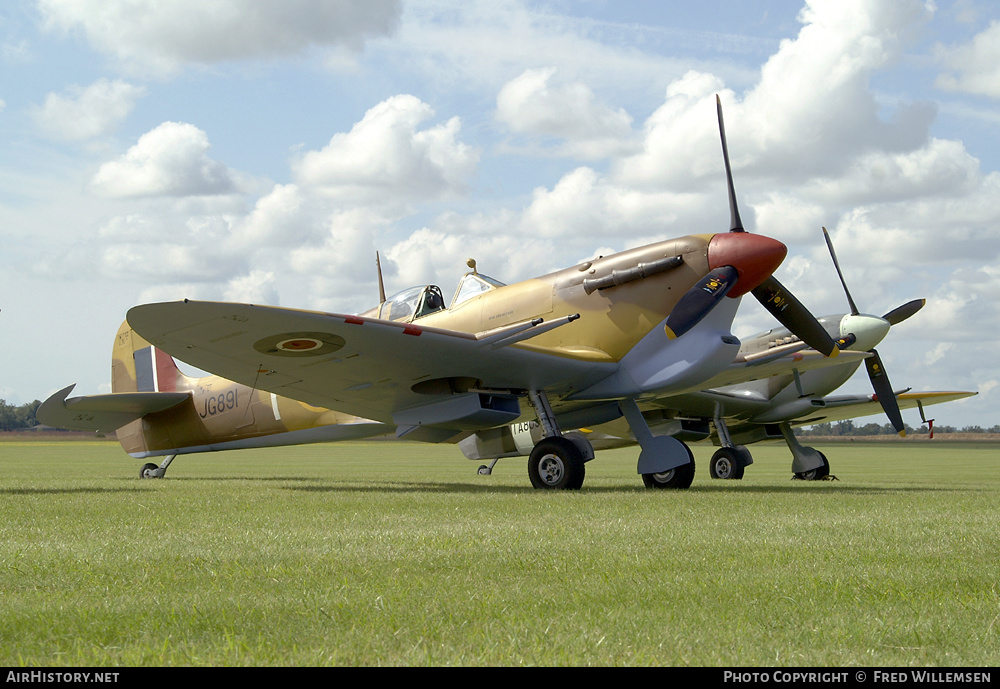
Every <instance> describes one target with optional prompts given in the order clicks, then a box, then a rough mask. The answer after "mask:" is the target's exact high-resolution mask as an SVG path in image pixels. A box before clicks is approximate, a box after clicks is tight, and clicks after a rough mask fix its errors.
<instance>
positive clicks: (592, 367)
mask: <svg viewBox="0 0 1000 689" xmlns="http://www.w3.org/2000/svg"><path fill="white" fill-rule="evenodd" d="M718 115H719V129H720V135H721V138H722V144H723V159H724V162H725V166H726V177H727V182H728V188H729V203H730V211H731V224H730V231H729V232H727V233H721V234H714V235H712V234H710V235H692V236H687V237H682V238H679V239H673V240H668V241H663V242H658V243H656V244H651V245H648V246H645V247H640V248H637V249H631V250H628V251H624V252H622V253H618V254H614V255H612V256H607V257H600V258H597V259H594V260H592V261H587V262H584V263H582V264H580V265H577V266H573V267H571V268H567V269H564V270H561V271H557V272H555V273H551V274H549V275H545V276H542V277H539V278H535V279H532V280H527V281H525V282H521V283H517V284H514V285H509V286H508V285H503V284H502V283H500V282H498V281H496V280H493V279H491V278H488V277H487V276H485V275H481V274H479V273H478V271H476V269H475V266H474V265H472V266H471V267H472V268H473V270H472V272H470V273H468V274H466V275H465V276H464V277H463V278H462V280H461V282H460V284H459V286H458V289H457V290H456V292H455V296H454V298H453V299H452V301H451V304H450V305H449V306H446V305H445V303H444V298H443V294H442V292H441V290H440V289H439V288H438V287H437V286H434V285H429V286H420V287H415V288H413V289H410V290H406V291H404V292H401V293H399V294H397V295H395V296H394V297H392V298H389V299H382V300H381V303H380V304H379V306H377V307H376V308H374V309H372V310H371V311H368V312H366V313H363V314H360V315H345V314H335V313H321V312H310V311H299V310H292V309H284V308H276V307H267V306H255V305H249V304H227V303H210V302H193V301H187V300H185V301H182V302H172V303H162V304H148V305H143V306H137V307H135V308H133V309H131V310H130V311H129V313H128V315H127V323H126V324H125V325H123V327H122V330H121V331H120V332H119V338H118V341H116V345H115V346H116V357H115V362H116V363H115V364H114V365H113V393H112V394H111V395H98V396H91V397H81V398H72V399H66V398H67V396H68V394H69V390H70V388H67V389H65V390H63V391H60V392H59V393H57V394H56V395H53V396H52V397H51V398H50V399H49V400H47V401H46V402H45V403H44V404H43V405H42V407H40V408H39V410H38V412H37V416H38V418H39V420H40V421H41V422H42V423H46V424H49V425H53V426H64V427H66V426H69V427H78V428H79V427H84V426H86V425H87V424H90V425H92V426H93V425H97V426H99V427H100V428H101V429H106V430H110V429H112V428H114V429H117V433H118V437H119V439H120V440H121V442H122V444H123V446H124V447H125V449H126V451H128V452H129V453H130V454H132V455H133V456H136V457H152V456H166V457H167V459H165V460H164V462H163V463H162V464H160V465H159V466H157V465H155V464H147V465H146V467H144V469H143V475H147V476H162V475H163V472H164V471H165V469H166V466H167V465H169V462H170V460H171V458H172V455H176V454H180V453H185V452H199V451H204V450H215V449H228V448H238V447H252V446H261V445H282V444H297V443H301V442H318V441H324V440H336V439H341V438H358V437H365V436H372V435H383V434H385V433H387V432H393V431H394V432H395V435H396V436H397V437H399V438H403V439H409V440H420V441H427V442H450V443H460V444H461V446H462V449H463V451H464V452H465V454H466V455H467V456H469V457H473V458H493V459H494V461H495V459H496V458H498V457H501V456H509V455H510V454H512V453H513V454H520V448H518V447H517V446H516V443H515V434H514V433H513V432H512V430H511V429H512V427H514V428H517V427H518V425H521V426H524V425H526V424H527V425H530V422H531V421H533V420H537V426H538V428H539V429H540V430H539V431H538V436H539V437H538V439H537V440H534V439H533V442H532V444H531V447H530V450H529V452H528V454H529V460H528V474H529V478H530V480H531V483H532V485H533V486H535V487H536V488H550V489H575V488H579V487H580V486H581V485H582V484H583V481H584V475H585V464H586V462H588V461H590V460H591V459H593V458H594V445H593V444H592V443H591V442H589V441H588V439H587V438H586V436H585V434H582V433H564V432H563V429H576V428H583V427H590V426H596V425H599V424H604V423H610V422H614V421H616V420H618V419H624V421H625V423H626V424H627V427H628V431H629V433H628V434H629V436H630V438H631V439H633V440H631V442H636V443H638V445H639V447H640V453H639V459H638V464H637V472H638V473H639V474H640V475H642V478H643V481H644V483H645V485H647V486H650V487H657V488H686V487H688V486H689V485H690V484H691V480H692V478H693V476H694V459H693V455H692V454H691V451H690V449H689V448H688V447H687V445H686V444H685V443H684V442H683V440H682V438H684V435H683V433H674V434H673V435H670V434H666V435H662V434H661V435H657V434H654V433H653V431H652V430H651V427H650V425H651V424H650V417H652V420H653V422H654V425H655V424H656V422H657V421H658V420H659V419H662V418H663V417H662V414H661V413H660V412H661V411H662V408H661V407H659V406H658V405H659V403H660V402H661V401H662V400H665V399H668V398H671V397H674V396H676V395H680V394H685V393H691V392H696V391H698V390H702V389H705V388H706V387H719V386H727V385H736V384H741V383H746V382H748V381H752V380H760V379H766V378H768V377H771V376H773V375H776V374H780V373H786V372H787V371H788V370H790V368H789V365H790V362H792V361H794V370H795V371H796V372H797V373H798V374H799V375H801V374H802V373H805V372H807V371H810V370H813V369H816V368H821V367H824V366H827V365H829V364H830V363H831V362H836V361H841V360H843V361H852V360H854V361H857V362H860V361H861V360H863V359H865V358H869V357H870V356H871V355H870V354H868V353H866V352H853V351H844V352H840V349H841V347H846V346H848V345H849V344H851V341H852V339H851V338H842V339H840V340H839V342H838V340H836V339H835V338H834V337H832V336H831V335H830V334H829V333H828V332H827V330H826V329H825V328H824V327H823V324H821V323H820V322H819V321H818V320H817V319H816V318H815V317H813V316H812V315H811V314H810V313H809V312H808V310H807V309H805V307H803V306H802V305H801V304H800V303H799V302H798V301H797V300H795V299H794V297H792V295H791V294H789V293H788V291H787V290H786V289H785V288H784V287H783V286H782V285H781V284H780V283H778V281H777V280H776V279H775V278H774V277H773V275H772V273H773V272H774V270H775V269H776V268H777V267H778V266H779V265H780V263H781V262H782V260H783V259H784V256H785V253H786V249H785V247H784V245H782V244H781V243H780V242H778V241H776V240H773V239H770V238H767V237H764V236H761V235H752V234H749V233H747V232H745V231H744V230H743V227H742V222H741V220H740V217H739V211H738V208H737V205H736V195H735V191H734V188H733V183H732V174H731V170H730V165H729V158H728V153H727V151H726V139H725V130H724V126H723V122H722V110H721V106H719V109H718ZM748 292H749V293H751V294H753V295H754V297H755V298H756V299H757V300H758V301H759V302H760V303H761V304H762V305H764V307H765V308H766V309H767V310H768V311H769V312H770V313H771V314H773V315H774V316H775V317H776V319H777V320H778V321H779V322H781V323H782V325H784V326H785V327H786V328H787V329H788V330H789V332H790V333H794V335H795V337H798V338H799V339H800V340H801V341H802V343H804V344H803V348H802V349H799V350H796V351H794V352H787V353H786V352H776V353H770V354H768V355H767V356H765V357H761V358H753V357H749V356H743V357H740V344H741V343H740V341H739V340H738V339H737V338H735V337H734V336H733V335H732V334H731V327H732V322H733V317H734V316H735V313H736V310H737V307H738V305H739V302H740V299H739V297H740V296H742V295H744V294H746V293H748ZM838 354H839V356H838ZM171 355H172V356H176V357H177V358H178V359H180V360H182V361H185V362H187V363H189V364H191V365H193V366H196V367H197V368H200V369H202V370H205V371H209V372H211V373H212V374H214V375H213V376H209V377H207V378H199V379H190V378H187V377H184V376H182V375H181V374H179V372H177V371H176V367H175V366H174V364H173V360H172V359H171ZM133 381H134V382H133ZM171 386H172V389H171ZM332 410H336V411H332ZM677 426H678V430H682V429H683V423H678V424H677ZM521 440H522V441H523V436H522V437H521ZM822 466H823V463H822V460H821V459H820V458H819V457H813V456H807V457H804V458H803V459H802V461H800V462H799V468H800V469H801V470H802V471H803V472H809V471H816V470H821V468H822ZM481 471H484V473H485V472H488V471H489V468H488V467H486V468H485V469H481Z"/></svg>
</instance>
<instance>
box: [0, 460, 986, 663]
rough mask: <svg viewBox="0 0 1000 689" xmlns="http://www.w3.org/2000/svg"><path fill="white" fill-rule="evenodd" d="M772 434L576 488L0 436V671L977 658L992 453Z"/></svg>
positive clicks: (514, 464)
mask: <svg viewBox="0 0 1000 689" xmlns="http://www.w3.org/2000/svg"><path fill="white" fill-rule="evenodd" d="M816 447H817V448H818V449H820V450H822V451H823V452H824V453H825V454H826V455H827V457H829V459H830V463H831V467H832V473H833V474H834V475H836V476H837V477H838V478H839V480H838V481H824V482H813V483H807V482H802V481H791V480H790V469H789V467H790V456H789V455H788V452H787V450H786V448H785V447H784V445H783V444H779V445H755V446H753V451H754V458H755V463H754V464H753V466H751V467H749V468H748V469H747V472H746V478H745V479H744V480H742V481H713V480H712V479H710V478H709V476H708V471H707V463H708V459H709V458H710V456H711V454H712V451H713V448H711V447H709V446H707V445H695V446H693V449H694V452H695V458H696V462H697V465H698V471H697V474H696V476H695V482H694V485H693V486H692V488H691V489H690V490H687V491H651V490H646V489H644V488H643V487H642V482H641V480H640V479H639V477H638V476H636V475H635V457H636V451H635V450H633V449H625V450H617V451H610V452H602V453H598V458H597V459H596V460H595V461H593V462H591V463H589V464H588V465H587V480H586V482H585V484H584V487H583V490H581V491H577V492H547V491H544V492H543V491H535V490H533V489H531V487H530V485H529V483H528V478H527V472H526V468H525V464H526V460H525V459H523V458H514V459H506V460H501V461H500V462H499V463H498V464H497V466H496V469H495V470H494V473H493V475H492V476H478V475H477V474H476V467H477V466H478V464H479V463H478V462H470V461H468V460H466V459H464V458H463V457H462V456H461V453H460V452H459V450H458V449H457V448H454V447H448V446H435V445H421V444H402V443H389V442H370V443H341V444H331V445H313V446H304V447H295V448H278V449H270V450H251V451H242V452H229V453H214V454H209V455H192V456H181V457H179V458H178V459H177V460H176V461H175V462H174V464H173V465H172V466H171V467H170V469H169V470H168V472H167V478H166V479H164V480H146V481H140V480H139V478H138V474H139V466H140V465H141V462H138V461H136V460H132V459H131V458H129V457H128V456H127V455H125V454H124V453H123V452H122V451H121V450H120V449H119V447H118V445H117V444H114V443H104V442H56V443H48V442H4V443H0V516H2V519H0V534H2V537H0V601H2V608H3V615H0V665H5V666H18V665H29V666H74V665H75V666H95V667H106V666H140V665H213V666H215V665H238V666H245V665H505V666H506V665H595V666H596V665H601V666H604V665H693V666H718V665H723V666H852V665H860V666H883V667H889V666H892V667H895V666H911V665H919V666H927V665H932V666H995V665H998V664H1000V583H998V574H1000V445H996V444H976V443H944V442H941V443H939V442H936V441H934V442H925V443H900V442H897V443H873V444H867V443H861V442H856V443H837V444H828V445H818V444H817V445H816Z"/></svg>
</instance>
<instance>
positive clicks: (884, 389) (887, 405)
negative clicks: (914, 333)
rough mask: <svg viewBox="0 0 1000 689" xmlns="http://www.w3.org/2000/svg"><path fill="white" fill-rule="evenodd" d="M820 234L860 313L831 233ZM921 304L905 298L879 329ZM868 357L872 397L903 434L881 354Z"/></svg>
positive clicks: (849, 300) (851, 302)
mask: <svg viewBox="0 0 1000 689" xmlns="http://www.w3.org/2000/svg"><path fill="white" fill-rule="evenodd" d="M823 237H824V238H825V239H826V246H827V248H829V250H830V258H832V259H833V267H834V268H836V269H837V275H838V277H840V284H842V285H843V286H844V294H846V295H847V303H848V304H849V305H850V307H851V315H852V316H860V315H861V313H860V311H858V307H857V304H855V303H854V299H853V298H852V297H851V291H850V290H849V289H847V281H846V280H845V279H844V273H843V271H841V270H840V261H838V260H837V252H836V251H834V249H833V241H832V240H831V239H830V233H829V232H827V231H826V228H825V227H824V228H823ZM923 305H924V300H923V299H914V300H913V301H910V302H907V303H906V304H903V305H902V306H897V307H896V308H895V309H893V310H892V311H889V312H888V313H887V314H885V315H884V316H882V318H881V320H882V321H885V324H884V326H883V327H884V328H885V330H884V331H882V333H883V334H884V332H885V331H887V330H888V329H889V326H892V325H896V324H897V323H900V322H902V321H904V320H906V319H907V318H909V317H910V316H912V315H913V314H915V313H916V312H917V311H919V310H920V309H921V308H922V307H923ZM868 318H871V319H877V318H878V317H877V316H868ZM868 353H869V354H871V357H869V358H867V359H865V368H866V369H867V370H868V379H869V380H870V381H871V384H872V389H873V390H874V391H875V399H876V400H877V401H878V403H879V404H880V405H881V407H882V411H884V412H885V415H886V416H887V417H888V418H889V423H891V424H892V427H893V428H894V429H895V431H896V432H897V433H899V434H900V435H901V436H905V435H906V427H905V426H904V425H903V415H902V414H901V413H900V411H899V403H898V402H897V401H896V394H895V392H893V389H892V383H890V382H889V376H888V374H886V372H885V367H884V366H883V365H882V358H881V357H880V356H879V355H878V352H877V351H875V348H874V347H873V348H872V349H869V350H868Z"/></svg>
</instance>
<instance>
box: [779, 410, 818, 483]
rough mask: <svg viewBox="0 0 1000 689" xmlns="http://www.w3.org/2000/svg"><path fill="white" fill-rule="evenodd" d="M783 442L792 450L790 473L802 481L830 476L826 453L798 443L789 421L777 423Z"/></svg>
mask: <svg viewBox="0 0 1000 689" xmlns="http://www.w3.org/2000/svg"><path fill="white" fill-rule="evenodd" d="M778 427H779V428H780V429H781V435H782V437H783V438H784V439H785V444H786V445H788V449H789V450H791V451H792V474H793V475H794V476H795V478H797V479H801V480H803V481H820V480H822V479H825V478H827V477H828V476H830V462H828V461H827V459H826V455H824V454H823V453H822V452H819V451H818V450H815V449H814V448H811V447H806V446H805V445H802V444H800V443H799V441H798V439H797V438H796V437H795V433H793V432H792V427H791V425H789V423H788V422H787V421H786V422H783V423H781V424H779V425H778Z"/></svg>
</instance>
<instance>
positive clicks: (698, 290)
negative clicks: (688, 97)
mask: <svg viewBox="0 0 1000 689" xmlns="http://www.w3.org/2000/svg"><path fill="white" fill-rule="evenodd" d="M715 104H716V109H717V111H718V116H719V136H720V138H721V139H722V158H723V161H724V162H725V165H726V185H727V188H728V190H729V216H730V222H729V231H730V233H742V232H745V230H744V229H743V221H742V219H741V218H740V211H739V206H738V205H737V203H736V188H735V186H734V185H733V171H732V167H731V165H730V163H729V146H728V144H727V143H726V126H725V123H724V122H723V119H722V101H721V99H720V98H719V97H718V96H716V97H715ZM727 268H728V269H729V270H726V269H727ZM738 273H739V271H737V270H736V269H735V268H733V266H720V267H718V268H713V270H712V272H710V273H709V274H708V275H706V276H705V277H704V278H702V280H701V281H700V282H699V283H698V284H696V285H695V286H694V287H692V288H691V289H690V290H688V292H687V293H686V294H685V295H684V296H683V297H681V299H680V301H678V302H677V305H676V306H675V307H674V309H673V311H672V312H671V313H670V316H669V317H668V318H667V324H666V325H667V333H668V335H670V334H672V335H673V336H674V337H679V336H680V335H683V334H684V333H686V332H687V331H688V330H690V329H691V328H693V327H694V326H695V325H697V324H698V323H699V322H700V321H701V319H702V318H704V317H705V316H706V315H707V314H708V312H709V311H711V309H712V308H713V307H714V306H715V305H716V304H717V303H718V302H719V301H720V300H721V299H722V297H724V296H726V295H727V294H728V293H730V292H731V291H732V289H733V288H734V287H735V286H736V283H737V282H738V281H739V280H740V276H739V274H738ZM751 284H754V285H755V287H754V288H753V289H752V290H751V293H752V294H753V295H754V297H756V299H757V301H759V302H760V303H761V304H762V305H763V306H764V308H765V309H767V311H768V312H769V313H770V314H771V315H772V316H774V317H775V318H776V319H777V320H778V322H780V323H781V324H782V325H784V326H785V327H786V328H788V330H790V331H791V332H792V333H794V334H795V335H797V336H798V337H799V338H800V339H801V340H802V341H803V342H805V343H806V344H808V345H809V346H810V347H812V348H813V349H815V350H817V351H819V352H822V353H823V354H824V355H826V356H837V354H838V353H839V352H840V349H839V348H838V347H837V343H836V342H835V341H834V339H833V338H832V337H830V335H829V333H827V332H826V329H825V328H823V326H822V325H820V323H819V321H817V320H816V317H815V316H813V315H812V314H811V313H810V312H809V310H808V309H807V308H806V307H805V306H803V305H802V303H801V302H800V301H799V300H798V299H796V298H795V297H794V296H792V294H791V292H789V291H788V290H787V289H786V288H785V287H784V286H783V285H782V284H781V283H780V282H778V280H777V279H775V278H774V277H773V276H772V275H771V274H770V273H767V277H766V278H765V279H764V280H763V281H759V280H758V281H756V282H753V283H751ZM743 291H744V292H745V291H746V290H743ZM737 293H742V292H737Z"/></svg>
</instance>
